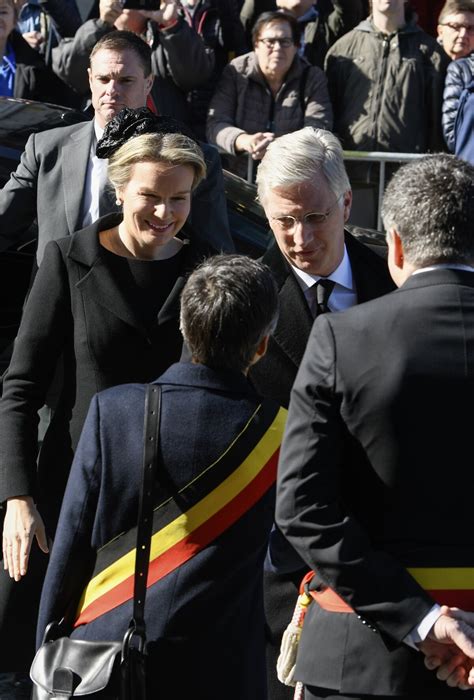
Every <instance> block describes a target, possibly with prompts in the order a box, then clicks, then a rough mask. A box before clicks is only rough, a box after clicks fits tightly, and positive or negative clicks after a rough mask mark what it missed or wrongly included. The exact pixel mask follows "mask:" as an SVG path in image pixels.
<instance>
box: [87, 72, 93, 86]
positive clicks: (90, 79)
mask: <svg viewBox="0 0 474 700" xmlns="http://www.w3.org/2000/svg"><path fill="white" fill-rule="evenodd" d="M87 75H88V76H89V87H90V88H91V90H92V86H91V82H92V71H91V69H90V68H88V69H87Z"/></svg>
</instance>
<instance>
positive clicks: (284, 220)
mask: <svg viewBox="0 0 474 700" xmlns="http://www.w3.org/2000/svg"><path fill="white" fill-rule="evenodd" d="M341 197H342V194H340V195H339V197H338V198H337V199H336V201H335V202H334V204H333V205H332V206H330V207H329V209H328V210H327V212H326V213H325V214H321V212H317V211H311V212H309V213H308V214H305V215H304V216H303V217H299V216H291V215H290V214H286V215H285V216H271V217H270V219H271V220H272V221H274V222H275V223H276V224H277V225H278V226H279V227H280V228H281V229H283V231H293V229H294V228H295V226H296V224H297V223H298V222H301V223H302V224H303V226H304V225H307V226H316V225H317V224H323V223H324V222H325V221H326V219H327V218H328V216H330V215H331V214H332V212H333V211H334V209H335V208H336V206H337V204H338V202H339V201H340V199H341Z"/></svg>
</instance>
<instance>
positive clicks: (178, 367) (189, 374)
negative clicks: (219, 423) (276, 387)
mask: <svg viewBox="0 0 474 700" xmlns="http://www.w3.org/2000/svg"><path fill="white" fill-rule="evenodd" d="M154 383H156V384H172V385H177V386H192V387H198V388H201V389H211V390H213V391H223V392H226V393H229V392H230V393H236V394H244V395H247V396H249V397H252V398H255V397H256V396H257V394H256V393H255V389H254V388H253V387H252V385H251V384H250V382H249V380H248V379H247V377H246V376H245V375H244V374H242V373H240V372H237V371H236V372H234V371H231V370H223V369H213V368H212V367H208V366H207V365H201V364H194V363H192V362H177V363H176V364H174V365H171V367H169V368H168V369H167V370H166V372H164V374H162V375H161V377H159V378H158V379H157V380H156V382H154Z"/></svg>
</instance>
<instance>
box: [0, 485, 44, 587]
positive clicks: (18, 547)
mask: <svg viewBox="0 0 474 700" xmlns="http://www.w3.org/2000/svg"><path fill="white" fill-rule="evenodd" d="M35 537H36V540H37V542H38V546H39V548H40V549H41V550H42V551H43V552H44V553H45V554H47V553H48V552H49V548H48V543H47V540H46V532H45V529H44V524H43V520H42V518H41V515H40V514H39V513H38V511H37V509H36V506H35V504H34V503H33V499H32V498H31V496H19V497H18V498H9V499H8V501H7V510H6V514H5V520H4V523H3V542H2V546H3V568H4V569H5V570H8V573H9V574H10V576H11V578H14V579H15V581H19V580H20V579H21V577H22V576H24V575H25V574H26V572H27V569H28V559H29V556H30V550H31V545H32V544H33V540H34V538H35Z"/></svg>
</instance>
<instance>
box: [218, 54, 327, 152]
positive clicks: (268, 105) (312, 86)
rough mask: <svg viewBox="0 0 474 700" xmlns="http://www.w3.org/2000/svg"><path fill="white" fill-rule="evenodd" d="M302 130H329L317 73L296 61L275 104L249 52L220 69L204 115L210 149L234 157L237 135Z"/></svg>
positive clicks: (319, 72)
mask: <svg viewBox="0 0 474 700" xmlns="http://www.w3.org/2000/svg"><path fill="white" fill-rule="evenodd" d="M301 87H304V91H303V92H304V94H300V92H301ZM303 126H315V127H320V128H322V129H331V128H332V108H331V102H330V100H329V94H328V90H327V82H326V77H325V75H324V73H323V71H322V70H321V69H320V68H317V67H315V66H310V65H309V63H308V62H307V61H306V60H305V59H301V58H300V57H299V56H298V55H296V56H295V58H294V60H293V63H292V64H291V67H290V69H289V71H288V73H287V75H286V79H285V81H284V83H283V85H282V86H281V88H280V90H279V91H278V93H277V95H276V96H275V98H273V96H272V93H271V90H270V88H269V86H268V84H267V82H266V81H265V78H264V77H263V74H262V72H261V70H260V68H259V67H258V63H257V59H256V56H255V53H254V52H253V51H251V52H250V53H247V54H244V55H243V56H239V57H238V58H235V59H234V60H233V61H231V62H230V63H229V65H228V66H226V67H225V68H224V71H223V73H222V77H221V79H220V81H219V83H218V85H217V88H216V92H215V93H214V97H213V98H212V100H211V104H210V108H209V113H208V119H207V138H208V140H209V142H210V143H213V144H215V145H217V146H219V148H221V149H222V150H224V151H225V152H226V153H231V154H233V155H234V154H235V140H236V139H237V137H238V136H239V134H245V133H247V134H255V133H256V132H258V131H271V132H273V133H274V134H275V135H276V136H281V135H282V134H287V133H289V132H291V131H295V130H296V129H301V128H302V127H303Z"/></svg>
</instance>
